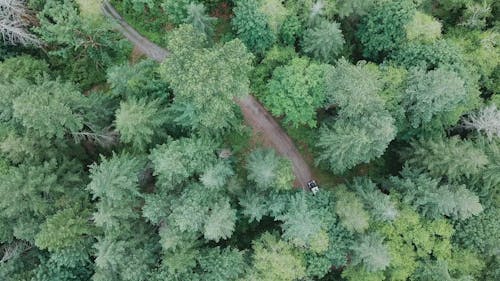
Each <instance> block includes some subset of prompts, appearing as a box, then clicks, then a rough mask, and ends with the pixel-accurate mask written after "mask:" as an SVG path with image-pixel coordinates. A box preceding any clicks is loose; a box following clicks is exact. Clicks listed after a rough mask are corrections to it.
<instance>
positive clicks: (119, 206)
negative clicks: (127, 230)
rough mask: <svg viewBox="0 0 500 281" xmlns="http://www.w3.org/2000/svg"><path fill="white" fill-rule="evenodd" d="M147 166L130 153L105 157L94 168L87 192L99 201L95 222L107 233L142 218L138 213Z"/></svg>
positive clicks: (91, 170)
mask: <svg viewBox="0 0 500 281" xmlns="http://www.w3.org/2000/svg"><path fill="white" fill-rule="evenodd" d="M142 167H143V164H142V163H141V161H139V159H137V158H135V157H132V156H130V155H127V154H122V155H116V154H114V155H113V156H112V157H111V158H110V159H106V158H104V157H101V163H99V164H96V163H94V164H93V165H92V166H91V167H90V179H91V181H90V183H89V184H88V186H87V189H88V190H90V191H91V192H92V196H93V198H94V199H97V198H99V201H98V202H97V204H96V205H97V212H95V213H94V222H95V224H96V225H97V226H100V227H103V228H104V230H105V231H107V232H113V231H118V230H119V229H120V228H121V227H123V223H124V222H126V221H127V220H133V219H136V218H138V217H140V214H139V213H138V212H137V211H136V209H137V208H139V207H140V205H141V198H142V194H141V193H140V192H139V186H138V180H139V179H138V175H139V172H141V169H142Z"/></svg>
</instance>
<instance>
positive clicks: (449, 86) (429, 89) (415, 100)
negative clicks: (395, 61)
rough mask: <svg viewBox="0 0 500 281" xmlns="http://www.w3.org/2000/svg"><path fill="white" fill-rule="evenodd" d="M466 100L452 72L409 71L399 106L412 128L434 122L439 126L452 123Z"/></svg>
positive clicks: (444, 70)
mask: <svg viewBox="0 0 500 281" xmlns="http://www.w3.org/2000/svg"><path fill="white" fill-rule="evenodd" d="M468 101H469V97H468V93H467V91H466V89H465V87H464V81H463V80H462V79H461V78H460V76H458V74H456V73H455V72H453V71H450V70H448V69H446V68H438V69H435V70H431V71H429V72H425V70H422V69H413V70H412V71H410V73H409V77H408V87H407V88H406V91H405V96H404V99H403V107H404V108H405V109H406V113H407V118H408V120H409V122H410V124H411V126H412V127H413V128H417V127H419V126H423V125H424V124H427V123H429V122H431V121H432V120H436V119H437V120H439V121H440V123H441V124H443V126H449V125H452V124H455V123H456V122H457V121H458V118H459V116H460V115H461V113H462V111H460V109H461V108H460V106H462V105H463V104H466V103H467V102H468Z"/></svg>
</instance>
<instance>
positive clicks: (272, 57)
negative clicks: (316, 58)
mask: <svg viewBox="0 0 500 281" xmlns="http://www.w3.org/2000/svg"><path fill="white" fill-rule="evenodd" d="M295 57H297V53H295V50H294V49H293V48H291V47H280V46H277V45H275V46H274V47H272V48H271V49H270V50H269V51H267V52H266V55H265V57H264V59H263V60H262V61H261V63H260V64H259V65H257V66H256V67H255V68H254V69H253V71H252V73H251V83H250V86H251V88H252V92H253V93H254V94H255V95H256V96H258V97H262V96H264V95H265V94H266V93H267V83H268V80H269V79H270V78H271V77H272V74H273V71H274V70H275V69H276V68H277V67H279V66H284V65H286V64H287V63H288V62H289V61H291V60H292V59H293V58H295Z"/></svg>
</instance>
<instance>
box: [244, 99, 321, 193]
mask: <svg viewBox="0 0 500 281" xmlns="http://www.w3.org/2000/svg"><path fill="white" fill-rule="evenodd" d="M236 103H238V105H239V106H240V108H241V111H242V112H243V116H244V117H245V122H246V123H247V124H248V125H249V126H250V127H252V129H253V131H254V133H255V134H258V138H259V139H260V140H262V142H263V144H264V145H266V146H268V147H272V148H274V149H275V150H276V152H278V153H279V154H280V155H282V156H284V157H286V158H288V159H290V160H291V161H292V166H293V172H294V174H295V177H296V180H295V186H297V187H305V186H306V184H307V182H308V181H309V180H311V179H312V173H311V169H309V165H307V163H306V161H305V160H304V158H303V157H302V155H301V154H300V152H299V151H298V149H297V147H296V146H295V144H294V143H293V141H292V139H290V137H289V136H288V135H287V134H286V133H285V131H284V130H283V129H282V128H281V126H280V125H279V124H278V123H277V122H276V120H275V119H274V118H273V117H272V116H271V114H270V113H269V112H268V111H267V110H266V109H265V108H264V107H263V106H262V105H261V104H260V103H259V102H258V101H257V100H256V99H255V98H254V97H253V96H251V95H248V96H246V97H243V98H240V99H238V100H236Z"/></svg>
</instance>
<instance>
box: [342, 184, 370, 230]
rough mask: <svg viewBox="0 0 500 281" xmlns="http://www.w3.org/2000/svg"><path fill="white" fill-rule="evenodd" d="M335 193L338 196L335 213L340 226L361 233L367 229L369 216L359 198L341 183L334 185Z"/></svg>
mask: <svg viewBox="0 0 500 281" xmlns="http://www.w3.org/2000/svg"><path fill="white" fill-rule="evenodd" d="M335 194H336V196H337V197H338V200H337V201H336V204H335V213H336V214H337V216H339V219H340V223H341V224H342V226H344V227H345V228H346V229H347V230H349V231H351V232H354V233H363V232H364V231H365V230H366V229H368V226H369V220H370V216H369V214H368V213H367V212H366V211H365V210H364V209H363V203H362V202H361V200H360V199H359V198H358V197H357V196H356V195H355V194H354V193H353V192H349V191H348V190H347V188H346V187H345V186H343V185H342V186H337V187H336V189H335Z"/></svg>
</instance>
